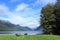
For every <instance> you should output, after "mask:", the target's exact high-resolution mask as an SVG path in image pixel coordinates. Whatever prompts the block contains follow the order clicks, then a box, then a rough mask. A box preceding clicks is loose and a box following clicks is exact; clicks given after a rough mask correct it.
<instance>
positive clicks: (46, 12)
mask: <svg viewBox="0 0 60 40" xmlns="http://www.w3.org/2000/svg"><path fill="white" fill-rule="evenodd" d="M54 7H55V5H53V4H48V5H46V6H44V7H43V8H42V10H41V21H40V24H41V27H42V28H43V31H44V33H46V34H53V28H54V27H56V25H55V22H56V16H55V14H54Z"/></svg>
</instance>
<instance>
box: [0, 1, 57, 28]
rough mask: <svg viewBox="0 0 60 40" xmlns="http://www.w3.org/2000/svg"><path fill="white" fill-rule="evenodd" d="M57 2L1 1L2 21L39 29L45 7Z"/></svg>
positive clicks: (0, 16) (0, 12) (0, 17)
mask: <svg viewBox="0 0 60 40" xmlns="http://www.w3.org/2000/svg"><path fill="white" fill-rule="evenodd" d="M55 2H56V0H0V19H3V20H8V21H10V22H11V23H13V24H19V25H21V26H24V27H25V26H27V27H29V28H36V27H38V26H39V25H40V24H39V21H40V13H41V9H42V7H43V6H45V5H47V4H48V3H55Z"/></svg>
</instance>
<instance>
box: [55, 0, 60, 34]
mask: <svg viewBox="0 0 60 40" xmlns="http://www.w3.org/2000/svg"><path fill="white" fill-rule="evenodd" d="M54 14H55V15H56V28H55V30H54V34H59V35H60V0H57V2H56V4H55V9H54Z"/></svg>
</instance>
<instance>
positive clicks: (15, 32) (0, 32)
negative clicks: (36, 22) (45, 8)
mask: <svg viewBox="0 0 60 40" xmlns="http://www.w3.org/2000/svg"><path fill="white" fill-rule="evenodd" d="M25 33H27V34H41V33H42V32H40V31H0V34H25Z"/></svg>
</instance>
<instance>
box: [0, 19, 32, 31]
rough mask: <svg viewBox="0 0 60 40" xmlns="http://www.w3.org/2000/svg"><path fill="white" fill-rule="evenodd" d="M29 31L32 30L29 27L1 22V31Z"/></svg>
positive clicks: (5, 21)
mask: <svg viewBox="0 0 60 40" xmlns="http://www.w3.org/2000/svg"><path fill="white" fill-rule="evenodd" d="M19 30H21V31H28V30H32V29H30V28H28V27H22V26H20V25H15V24H12V23H10V22H9V21H7V20H0V31H19Z"/></svg>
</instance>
